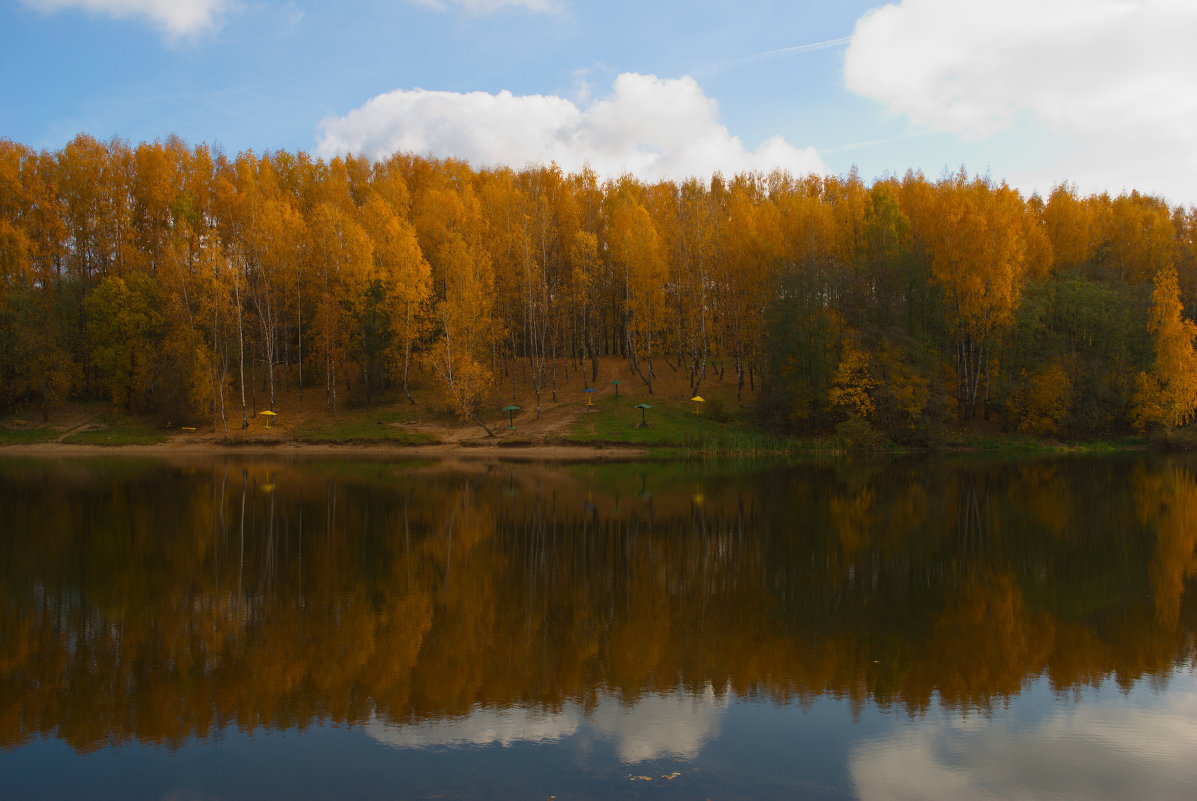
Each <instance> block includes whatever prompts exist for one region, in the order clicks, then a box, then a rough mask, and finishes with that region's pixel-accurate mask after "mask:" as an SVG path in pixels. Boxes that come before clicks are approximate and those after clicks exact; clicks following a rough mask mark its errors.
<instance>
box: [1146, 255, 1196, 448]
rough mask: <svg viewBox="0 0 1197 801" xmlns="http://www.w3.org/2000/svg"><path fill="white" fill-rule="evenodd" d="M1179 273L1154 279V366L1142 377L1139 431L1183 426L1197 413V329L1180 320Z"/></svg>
mask: <svg viewBox="0 0 1197 801" xmlns="http://www.w3.org/2000/svg"><path fill="white" fill-rule="evenodd" d="M1181 311H1182V307H1181V303H1180V289H1179V287H1178V284H1177V277H1176V270H1175V269H1173V268H1168V269H1166V270H1161V271H1160V272H1159V273H1158V274H1157V275H1156V277H1155V291H1154V292H1153V293H1152V295H1151V310H1150V312H1149V313H1148V318H1147V330H1148V331H1149V332H1150V333H1151V335H1152V339H1153V341H1154V344H1155V362H1154V364H1153V365H1152V367H1151V370H1150V371H1149V372H1141V373H1139V379H1138V384H1137V389H1136V391H1135V408H1134V412H1133V416H1134V423H1135V427H1136V428H1137V429H1139V430H1140V431H1144V430H1147V429H1148V428H1152V427H1165V428H1174V427H1177V426H1182V425H1184V424H1185V423H1187V422H1188V421H1189V420H1190V419H1192V417H1193V412H1194V411H1195V410H1197V351H1195V350H1194V349H1193V340H1194V339H1197V325H1194V324H1193V322H1192V321H1191V320H1185V319H1182V318H1181Z"/></svg>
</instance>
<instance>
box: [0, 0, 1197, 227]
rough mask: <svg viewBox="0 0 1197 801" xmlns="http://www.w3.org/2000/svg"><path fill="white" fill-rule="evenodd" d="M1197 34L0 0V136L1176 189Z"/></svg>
mask: <svg viewBox="0 0 1197 801" xmlns="http://www.w3.org/2000/svg"><path fill="white" fill-rule="evenodd" d="M1194 41H1197V3H1194V2H1192V0H1002V2H993V1H992V0H901V2H894V3H891V4H889V5H885V4H883V3H877V2H869V1H868V0H839V1H838V2H829V1H824V2H816V1H815V0H796V1H793V2H782V1H781V0H739V1H738V2H718V3H716V2H707V3H703V2H698V1H697V0H690V2H673V1H672V0H666V1H665V2H650V1H649V0H643V1H642V2H624V0H608V1H607V2H602V3H597V2H587V1H585V0H342V2H338V3H328V4H322V3H315V2H309V1H307V0H286V1H285V2H276V1H275V0H8V1H7V2H5V3H4V4H3V5H2V6H0V68H3V69H4V74H5V75H6V76H8V78H7V79H6V80H5V82H4V83H3V84H2V85H0V136H3V137H7V138H11V139H14V140H17V141H20V142H23V143H26V144H28V145H31V146H34V147H38V148H50V149H55V148H58V147H61V146H62V145H63V144H64V143H65V142H66V141H68V140H69V139H70V138H71V137H72V136H74V135H75V134H76V133H79V132H86V133H89V134H91V135H93V136H96V137H98V138H101V139H107V138H109V137H112V136H119V137H122V138H124V139H128V140H130V141H133V142H137V141H141V140H153V139H158V138H163V137H165V136H167V135H170V134H172V133H174V134H178V135H180V136H182V137H183V138H184V139H186V140H187V141H189V142H192V143H199V142H207V143H210V144H213V145H217V146H219V147H222V148H223V149H224V150H225V151H226V152H229V153H235V152H238V151H241V150H245V149H254V150H256V151H259V152H261V151H265V150H273V149H288V150H307V151H310V152H316V153H319V154H322V155H332V154H334V153H337V152H342V151H345V150H353V151H358V152H365V153H367V154H369V155H372V156H380V155H385V153H387V152H390V151H392V150H394V149H404V150H414V151H416V152H421V153H427V154H431V155H436V156H457V157H462V158H468V159H470V160H471V161H473V162H475V163H476V164H479V165H480V166H481V165H484V164H489V163H500V162H502V163H510V164H513V165H514V166H517V167H518V166H522V165H523V164H525V163H528V162H530V161H541V160H547V159H554V160H557V161H558V162H559V163H561V164H562V166H563V167H566V168H567V169H572V168H575V167H577V166H579V165H580V164H582V163H589V164H591V165H593V166H594V167H595V168H596V169H598V170H599V171H600V172H602V173H604V174H618V173H620V172H622V171H625V170H630V171H633V172H635V173H637V174H639V175H641V176H642V177H645V178H656V177H682V176H684V175H687V174H709V173H710V172H711V171H713V170H716V169H718V170H722V171H724V172H735V171H738V170H741V169H769V168H771V167H772V166H780V167H784V168H788V169H790V170H791V171H794V172H803V171H807V170H816V171H829V172H832V173H837V174H842V173H845V172H847V171H848V170H849V169H850V168H851V167H852V166H853V165H856V166H857V167H858V169H859V171H860V173H861V175H862V176H863V177H864V178H865V179H872V178H875V177H877V176H880V175H884V174H887V173H897V174H901V173H903V172H904V171H905V170H906V169H907V168H914V169H917V170H922V171H923V172H925V173H926V174H927V175H928V176H930V177H932V178H935V177H939V176H940V175H942V174H943V173H944V171H945V170H955V169H957V168H959V167H960V166H961V165H964V166H966V167H967V168H968V169H969V170H970V171H972V172H979V173H985V172H988V173H989V174H991V175H992V176H993V177H994V178H997V179H1006V180H1009V181H1010V182H1011V183H1013V184H1015V185H1017V186H1019V187H1020V188H1022V189H1024V191H1027V192H1030V191H1039V192H1047V191H1050V189H1051V187H1052V186H1053V185H1054V184H1056V183H1058V182H1060V181H1062V180H1069V181H1072V182H1074V183H1076V184H1077V185H1078V188H1079V189H1080V190H1081V191H1083V192H1096V191H1111V192H1118V191H1122V190H1123V189H1130V188H1137V189H1139V190H1141V191H1145V192H1151V193H1157V194H1163V195H1164V196H1165V197H1167V198H1168V199H1169V200H1171V201H1172V202H1174V203H1184V204H1193V203H1197V144H1195V142H1197V135H1195V133H1197V91H1194V88H1193V87H1194V85H1195V83H1197V47H1194V45H1193V42H1194ZM808 45H810V46H812V47H805V46H808Z"/></svg>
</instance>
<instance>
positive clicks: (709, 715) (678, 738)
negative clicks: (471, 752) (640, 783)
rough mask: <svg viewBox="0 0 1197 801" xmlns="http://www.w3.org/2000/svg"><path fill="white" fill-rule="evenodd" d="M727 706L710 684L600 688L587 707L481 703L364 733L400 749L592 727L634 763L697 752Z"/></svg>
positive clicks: (544, 739) (377, 723)
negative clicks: (621, 690)
mask: <svg viewBox="0 0 1197 801" xmlns="http://www.w3.org/2000/svg"><path fill="white" fill-rule="evenodd" d="M726 711H727V696H726V694H724V695H722V696H720V695H718V694H716V693H715V691H714V689H713V688H711V687H709V686H708V687H707V689H706V690H705V691H704V692H702V693H699V694H697V695H695V694H688V693H684V692H676V693H670V694H665V695H646V696H644V697H642V698H640V699H638V700H637V701H636V702H635V703H632V704H625V703H623V702H621V701H620V700H619V699H618V698H616V697H614V696H610V695H605V696H602V697H601V698H600V700H599V702H598V704H597V705H596V706H595V708H594V709H592V710H591V711H590V712H589V713H587V712H586V711H585V710H583V708H582V707H581V705H579V704H566V705H564V706H563V707H562V708H561V709H559V710H555V711H553V710H543V711H542V710H536V709H532V708H523V707H515V708H511V709H487V708H481V707H479V708H477V709H475V710H473V711H472V712H470V714H468V715H466V716H464V717H460V718H449V719H445V720H435V721H426V722H422V723H413V724H406V725H395V724H390V723H386V722H384V721H382V720H379V719H374V720H372V721H371V722H370V723H369V724H367V726H366V733H367V734H369V735H370V736H371V737H373V738H374V739H375V740H377V741H379V742H381V743H385V744H387V745H391V746H394V747H397V748H428V747H435V746H457V745H492V744H493V745H504V746H509V745H512V744H513V743H516V742H538V743H549V742H558V741H561V740H564V739H566V738H569V737H572V736H574V735H578V734H582V733H596V734H598V735H600V736H602V737H604V738H606V739H608V740H609V741H611V742H612V743H613V744H614V746H615V750H616V753H617V755H618V757H619V760H620V761H621V762H625V763H634V762H642V761H644V760H649V759H659V758H662V757H666V756H670V757H678V758H682V759H693V758H695V757H697V756H698V754H699V752H700V751H701V750H702V748H703V746H704V745H705V744H706V743H707V742H708V741H710V740H711V739H712V738H714V737H717V736H718V734H719V729H720V724H721V722H722V718H723V716H724V714H725V713H726Z"/></svg>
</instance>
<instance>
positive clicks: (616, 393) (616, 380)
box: [611, 378, 623, 398]
mask: <svg viewBox="0 0 1197 801" xmlns="http://www.w3.org/2000/svg"><path fill="white" fill-rule="evenodd" d="M611 383H612V384H614V385H615V397H617V398H618V397H619V385H620V384H622V383H623V382H622V381H620V380H619V379H618V378H616V379H614V380H612V381H611Z"/></svg>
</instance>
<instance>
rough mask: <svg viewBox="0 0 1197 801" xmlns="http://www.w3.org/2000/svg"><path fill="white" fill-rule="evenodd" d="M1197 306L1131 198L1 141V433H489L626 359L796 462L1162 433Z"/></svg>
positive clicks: (1189, 280)
mask: <svg viewBox="0 0 1197 801" xmlns="http://www.w3.org/2000/svg"><path fill="white" fill-rule="evenodd" d="M1195 301H1197V211H1195V210H1193V209H1188V210H1186V209H1183V208H1179V207H1176V208H1174V207H1171V206H1169V205H1168V204H1167V203H1166V202H1165V201H1164V200H1162V199H1160V198H1156V197H1151V196H1146V195H1140V194H1138V193H1135V192H1131V193H1128V194H1123V195H1119V196H1117V197H1111V196H1109V195H1104V194H1103V195H1093V196H1080V195H1079V194H1078V193H1077V191H1076V190H1075V189H1074V188H1072V187H1070V186H1068V185H1067V184H1062V185H1060V186H1058V187H1057V188H1056V189H1054V190H1053V191H1052V192H1051V194H1050V195H1049V196H1048V197H1047V198H1046V199H1044V198H1041V197H1039V196H1037V195H1033V196H1031V197H1023V196H1022V195H1021V194H1020V193H1019V192H1017V191H1016V190H1014V189H1012V188H1010V187H1009V186H1007V185H1006V184H1004V183H999V182H995V181H993V180H991V179H989V178H987V177H976V176H969V175H968V174H967V173H965V172H963V171H961V172H959V173H957V174H954V175H948V176H945V177H943V178H941V179H939V180H936V181H932V180H929V179H927V178H926V177H925V176H923V175H921V174H917V173H907V174H906V175H905V176H903V177H901V178H897V177H887V178H882V179H879V180H877V181H874V182H873V183H872V184H871V185H867V184H866V183H865V182H863V181H862V180H861V179H860V178H859V176H857V175H856V174H855V172H853V173H850V174H849V175H847V176H841V177H825V176H806V177H795V176H791V175H788V174H785V173H772V174H768V175H762V174H742V175H735V176H731V177H724V176H720V175H715V176H713V177H712V178H711V179H710V180H707V181H699V180H689V181H683V182H660V183H652V184H649V183H644V182H642V181H638V180H636V179H635V178H634V177H631V176H625V177H623V178H620V179H618V180H609V181H600V180H599V178H598V177H597V176H596V175H595V174H594V173H593V172H590V171H585V170H584V171H582V172H579V173H576V174H564V173H562V171H561V170H559V169H558V168H556V167H555V166H547V167H546V166H537V167H528V168H526V169H523V170H519V171H515V170H511V169H506V168H502V169H476V168H473V167H471V166H469V165H468V164H466V163H464V162H460V161H454V160H435V159H430V158H424V157H420V156H415V155H410V154H398V155H395V156H393V157H391V158H388V159H386V160H383V161H374V162H372V161H370V160H367V159H365V158H362V157H345V158H335V159H332V160H329V161H325V160H320V159H313V158H311V157H310V156H308V155H307V154H304V153H296V154H292V153H288V152H284V151H278V152H273V153H267V154H264V155H257V154H255V153H253V152H246V153H241V154H239V155H237V156H236V157H229V156H226V155H224V154H221V153H219V152H216V151H213V149H211V148H209V147H207V146H204V145H200V146H189V145H187V144H185V143H183V142H182V141H180V140H178V139H176V138H171V139H168V140H166V141H165V142H154V143H142V144H139V145H137V146H132V145H130V144H128V143H125V142H123V141H120V140H113V141H111V142H107V143H104V142H99V141H97V140H95V139H93V138H91V137H88V136H84V135H80V136H78V137H76V138H75V139H73V140H72V141H71V142H69V143H68V144H67V145H66V146H65V147H63V148H62V149H61V150H59V151H55V152H50V151H35V150H33V149H31V148H28V147H26V146H23V145H21V144H18V143H15V142H12V141H8V140H0V408H6V409H12V408H14V407H17V406H26V407H28V406H37V407H40V408H41V409H42V411H43V414H48V411H49V409H50V408H51V407H52V406H53V405H55V404H57V403H60V402H62V401H63V400H64V399H66V398H69V397H74V398H85V399H86V398H98V397H106V398H108V399H110V400H111V401H112V402H113V403H114V404H117V405H119V406H120V407H122V408H125V409H127V410H130V411H139V412H150V413H156V414H158V415H160V416H161V417H163V418H164V419H171V420H175V421H185V420H186V421H201V422H202V421H211V422H212V423H213V425H215V426H216V427H217V429H218V430H220V429H223V430H225V431H227V430H228V427H229V425H230V420H232V422H233V424H234V425H236V424H237V423H238V422H242V423H243V421H244V420H245V419H246V418H247V417H248V415H250V414H252V413H253V412H254V411H255V410H260V409H265V408H271V409H273V407H274V405H275V403H276V401H277V398H278V396H279V394H280V393H282V392H285V391H290V390H293V389H296V388H300V389H302V388H313V389H318V390H319V391H322V392H323V393H324V395H325V398H326V401H327V406H328V409H329V411H330V412H331V413H336V411H337V410H338V409H341V408H344V406H345V404H347V403H352V404H366V405H369V404H373V403H377V402H379V400H380V399H382V398H394V397H399V396H405V397H406V398H407V399H408V400H411V399H412V395H411V390H412V388H413V386H415V385H416V384H417V383H419V382H426V383H430V384H434V385H435V386H436V387H437V388H438V389H439V391H440V392H441V393H442V396H443V398H444V399H445V401H446V402H447V404H448V405H450V406H451V407H452V408H454V409H455V410H456V411H457V413H458V414H459V415H460V416H461V417H462V419H467V420H468V419H479V414H480V412H481V411H482V410H483V409H484V408H485V407H486V405H487V404H489V403H491V402H492V401H493V399H494V395H495V393H496V389H497V388H498V387H501V386H508V385H510V386H512V387H514V386H516V385H517V384H518V385H519V386H522V387H526V388H528V389H529V390H530V391H531V394H532V395H533V396H534V398H535V407H536V411H537V413H539V409H540V405H541V402H542V399H543V398H544V397H545V396H546V395H555V394H556V392H557V390H558V389H559V388H560V387H562V386H564V385H565V384H566V383H567V382H568V383H569V384H570V385H571V386H574V385H576V384H578V383H579V382H580V383H581V384H582V385H583V386H589V385H590V384H591V383H594V382H596V381H598V379H599V360H600V359H601V358H603V357H615V358H618V359H619V360H622V361H623V362H624V363H625V364H626V369H627V371H628V372H629V373H630V374H632V375H634V376H636V377H637V378H638V380H639V381H640V382H642V386H643V389H644V391H646V392H649V393H652V392H653V391H654V385H655V383H656V382H657V380H658V377H659V376H660V375H661V374H662V371H666V370H668V371H670V372H671V373H676V374H680V375H683V376H684V377H685V379H686V383H687V384H688V386H689V390H690V391H691V392H692V393H698V392H699V391H700V390H701V388H702V387H703V386H706V385H709V384H710V383H711V382H715V381H718V382H723V383H725V384H729V385H734V386H735V388H736V392H737V394H738V396H739V397H741V398H742V399H744V401H745V403H748V402H750V401H751V402H753V403H755V404H756V405H757V408H758V410H759V414H760V416H761V419H762V421H763V422H765V423H767V424H769V425H771V426H773V427H776V428H779V429H784V430H787V431H790V432H793V433H818V432H822V431H827V430H829V429H831V428H833V427H835V426H837V425H843V424H845V423H852V424H854V425H857V426H865V427H867V428H869V429H872V430H876V431H878V432H881V433H884V434H886V435H888V436H891V437H894V438H897V439H902V440H911V441H914V440H918V439H920V438H925V437H926V436H927V435H928V432H932V431H934V430H935V429H936V427H941V426H945V425H952V424H957V423H965V424H968V423H969V422H970V421H974V420H979V419H985V420H990V421H994V424H995V425H997V426H1001V427H1004V428H1007V429H1010V430H1022V431H1026V432H1030V433H1034V434H1039V435H1054V434H1073V435H1092V434H1099V433H1106V432H1116V431H1126V430H1130V429H1132V428H1138V429H1140V430H1153V429H1171V428H1175V427H1178V426H1181V425H1184V424H1185V423H1186V422H1188V420H1189V418H1190V417H1191V416H1192V414H1193V411H1194V409H1195V408H1197V355H1195V353H1194V350H1193V340H1194V336H1195V335H1197V327H1194V325H1193V323H1192V321H1191V319H1190V310H1191V309H1193V308H1194V302H1195ZM752 399H755V400H752Z"/></svg>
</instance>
